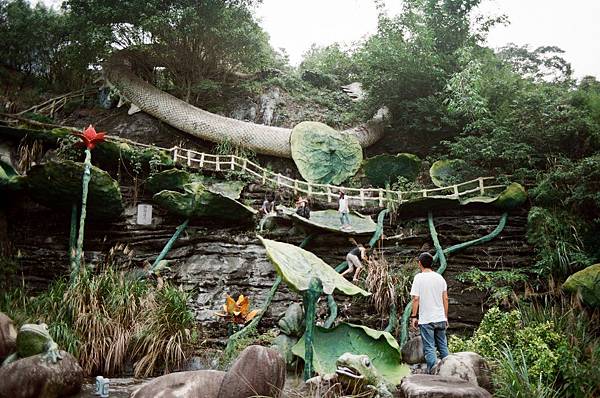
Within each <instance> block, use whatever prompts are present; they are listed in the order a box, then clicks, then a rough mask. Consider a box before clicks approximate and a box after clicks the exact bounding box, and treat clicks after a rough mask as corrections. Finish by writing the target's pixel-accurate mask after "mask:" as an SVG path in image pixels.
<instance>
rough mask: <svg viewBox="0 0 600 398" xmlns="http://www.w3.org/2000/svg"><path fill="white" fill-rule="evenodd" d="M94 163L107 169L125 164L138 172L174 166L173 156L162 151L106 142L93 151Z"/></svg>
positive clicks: (123, 143)
mask: <svg viewBox="0 0 600 398" xmlns="http://www.w3.org/2000/svg"><path fill="white" fill-rule="evenodd" d="M92 161H93V162H94V163H95V164H98V165H100V166H101V167H105V168H107V169H108V168H114V167H116V166H117V165H118V164H119V163H120V162H123V163H124V164H125V166H126V167H127V168H128V169H130V170H132V171H137V172H142V171H144V172H148V171H150V170H152V169H155V168H156V167H168V166H172V165H173V159H172V158H171V155H170V154H169V153H168V152H166V151H164V150H162V149H158V148H153V147H148V148H141V147H139V148H138V147H135V146H131V145H129V144H127V143H125V142H117V141H105V142H103V143H102V144H100V145H98V146H97V147H96V148H95V149H94V151H93V156H92Z"/></svg>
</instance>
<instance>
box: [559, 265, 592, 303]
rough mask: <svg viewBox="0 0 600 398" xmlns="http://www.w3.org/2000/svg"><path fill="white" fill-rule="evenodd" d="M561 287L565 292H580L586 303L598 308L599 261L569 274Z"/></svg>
mask: <svg viewBox="0 0 600 398" xmlns="http://www.w3.org/2000/svg"><path fill="white" fill-rule="evenodd" d="M562 287H563V289H564V290H565V291H567V292H570V293H579V294H581V298H582V300H583V302H584V303H585V304H586V305H589V306H590V307H596V308H600V263H599V264H594V265H591V266H589V267H587V268H585V269H583V270H581V271H579V272H576V273H574V274H573V275H571V276H569V277H568V278H567V280H566V281H565V283H564V284H563V286H562Z"/></svg>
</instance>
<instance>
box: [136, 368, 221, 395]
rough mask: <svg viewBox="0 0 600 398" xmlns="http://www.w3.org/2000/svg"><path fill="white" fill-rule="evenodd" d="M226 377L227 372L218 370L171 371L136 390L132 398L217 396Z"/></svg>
mask: <svg viewBox="0 0 600 398" xmlns="http://www.w3.org/2000/svg"><path fill="white" fill-rule="evenodd" d="M224 377H225V372H221V371H218V370H195V371H190V372H179V373H171V374H168V375H164V376H160V377H157V378H156V379H152V380H151V381H149V382H148V383H146V384H144V385H143V386H141V387H140V388H138V389H137V390H135V391H134V392H133V393H132V394H131V398H154V397H158V396H160V397H164V398H168V397H194V398H215V397H216V396H217V394H218V393H219V388H220V387H221V382H222V381H223V378H224Z"/></svg>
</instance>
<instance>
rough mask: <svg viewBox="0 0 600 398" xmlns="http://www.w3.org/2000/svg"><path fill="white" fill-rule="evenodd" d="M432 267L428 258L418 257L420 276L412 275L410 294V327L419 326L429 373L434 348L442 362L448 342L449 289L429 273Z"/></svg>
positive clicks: (438, 278) (434, 274)
mask: <svg viewBox="0 0 600 398" xmlns="http://www.w3.org/2000/svg"><path fill="white" fill-rule="evenodd" d="M432 265H433V257H432V256H431V254H429V253H421V254H420V255H419V268H420V269H421V272H420V273H418V274H417V275H415V279H414V280H413V284H412V288H411V290H410V295H411V296H412V315H411V317H410V318H411V326H412V327H413V329H416V328H417V324H418V325H419V330H420V332H421V338H422V340H423V352H424V353H425V361H426V362H427V370H428V371H429V372H431V368H432V367H433V365H435V362H436V360H437V357H436V352H435V349H436V347H437V349H438V350H439V352H440V357H441V358H445V357H446V356H448V342H447V341H446V329H447V328H448V286H447V285H446V281H445V280H444V278H443V277H442V276H441V275H440V274H438V273H437V272H435V271H434V270H433V269H431V266H432ZM417 311H418V314H419V316H418V317H417Z"/></svg>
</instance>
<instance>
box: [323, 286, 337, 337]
mask: <svg viewBox="0 0 600 398" xmlns="http://www.w3.org/2000/svg"><path fill="white" fill-rule="evenodd" d="M327 307H328V308H329V316H328V317H327V319H326V320H325V323H324V324H323V327H324V328H325V329H329V328H331V327H332V326H333V323H334V322H335V318H337V314H338V306H337V304H336V302H335V298H334V297H333V294H328V295H327Z"/></svg>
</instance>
